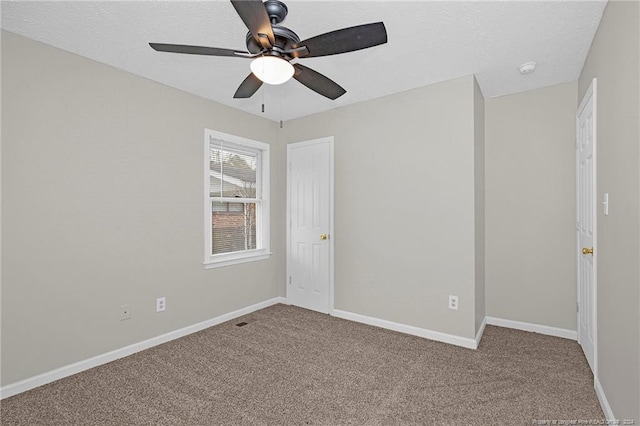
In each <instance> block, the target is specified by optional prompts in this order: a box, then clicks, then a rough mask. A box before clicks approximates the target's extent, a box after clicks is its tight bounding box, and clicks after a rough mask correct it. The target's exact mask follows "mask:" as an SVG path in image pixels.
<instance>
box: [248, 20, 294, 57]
mask: <svg viewBox="0 0 640 426" xmlns="http://www.w3.org/2000/svg"><path fill="white" fill-rule="evenodd" d="M272 28H273V35H274V36H275V39H276V41H275V43H274V46H273V47H274V48H275V51H274V53H276V54H277V53H278V52H277V51H278V50H287V49H291V48H292V47H293V45H294V44H296V43H298V42H300V37H298V35H297V34H296V33H294V32H293V31H291V30H290V29H289V28H286V27H283V26H280V25H272ZM247 50H248V51H249V52H251V53H260V52H261V51H262V46H261V45H260V44H259V43H258V42H257V41H256V39H255V38H254V37H253V34H251V32H248V33H247ZM280 56H287V57H288V58H289V59H291V57H289V56H288V55H280Z"/></svg>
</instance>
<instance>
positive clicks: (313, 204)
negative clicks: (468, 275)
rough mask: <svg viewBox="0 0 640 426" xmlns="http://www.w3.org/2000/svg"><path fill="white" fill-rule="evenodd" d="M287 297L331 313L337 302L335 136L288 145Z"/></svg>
mask: <svg viewBox="0 0 640 426" xmlns="http://www.w3.org/2000/svg"><path fill="white" fill-rule="evenodd" d="M287 161H288V164H289V173H288V175H287V220H288V225H289V228H288V233H287V279H288V283H287V299H288V301H289V303H290V304H292V305H296V306H300V307H303V308H307V309H312V310H314V311H318V312H322V313H329V312H330V311H331V308H332V303H333V235H332V233H333V138H324V139H318V140H313V141H309V142H299V143H294V144H290V145H287Z"/></svg>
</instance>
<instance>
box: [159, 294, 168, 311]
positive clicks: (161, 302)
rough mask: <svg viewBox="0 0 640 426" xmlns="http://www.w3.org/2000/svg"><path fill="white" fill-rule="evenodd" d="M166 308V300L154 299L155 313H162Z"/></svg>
mask: <svg viewBox="0 0 640 426" xmlns="http://www.w3.org/2000/svg"><path fill="white" fill-rule="evenodd" d="M166 308H167V298H166V297H158V298H157V299H156V312H162V311H164V310H165V309H166Z"/></svg>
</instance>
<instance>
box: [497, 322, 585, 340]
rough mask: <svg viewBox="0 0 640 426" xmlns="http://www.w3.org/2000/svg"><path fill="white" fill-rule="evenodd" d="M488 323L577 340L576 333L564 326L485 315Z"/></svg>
mask: <svg viewBox="0 0 640 426" xmlns="http://www.w3.org/2000/svg"><path fill="white" fill-rule="evenodd" d="M485 320H486V321H487V324H489V325H497V326H500V327H507V328H514V329H516V330H523V331H533V332H535V333H540V334H546V335H548V336H555V337H563V338H565V339H571V340H578V333H577V332H576V331H574V330H567V329H564V328H557V327H549V326H548V325H540V324H532V323H529V322H521V321H512V320H506V319H502V318H494V317H486V318H485Z"/></svg>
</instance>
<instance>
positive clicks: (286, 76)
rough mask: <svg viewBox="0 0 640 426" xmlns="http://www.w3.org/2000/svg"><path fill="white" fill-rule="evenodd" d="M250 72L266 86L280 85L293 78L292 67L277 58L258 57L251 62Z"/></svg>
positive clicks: (287, 62)
mask: <svg viewBox="0 0 640 426" xmlns="http://www.w3.org/2000/svg"><path fill="white" fill-rule="evenodd" d="M251 72H253V74H254V75H255V76H256V77H258V78H259V79H260V80H262V82H264V83H267V84H282V83H285V82H287V81H289V80H290V79H291V77H293V73H294V69H293V65H291V64H290V63H289V61H287V60H285V59H282V58H278V57H277V56H260V57H258V58H256V59H254V60H253V61H252V62H251Z"/></svg>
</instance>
